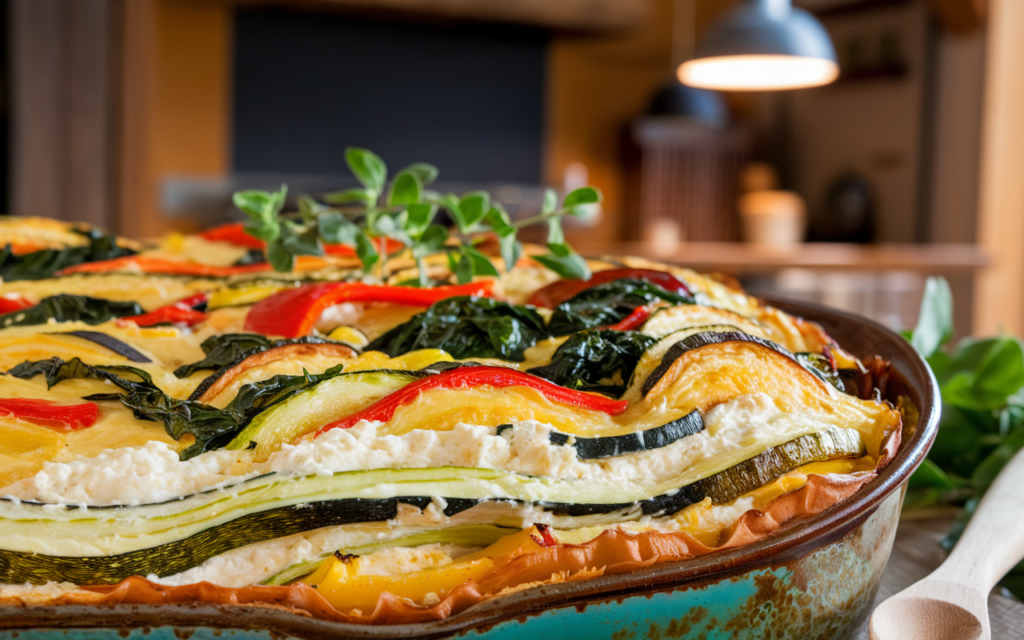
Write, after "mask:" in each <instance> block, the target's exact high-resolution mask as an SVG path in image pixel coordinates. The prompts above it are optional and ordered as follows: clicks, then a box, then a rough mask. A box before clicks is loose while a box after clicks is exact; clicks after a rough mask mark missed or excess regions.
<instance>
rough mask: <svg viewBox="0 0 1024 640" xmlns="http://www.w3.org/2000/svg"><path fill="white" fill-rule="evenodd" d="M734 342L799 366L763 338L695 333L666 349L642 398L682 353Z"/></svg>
mask: <svg viewBox="0 0 1024 640" xmlns="http://www.w3.org/2000/svg"><path fill="white" fill-rule="evenodd" d="M736 341H741V342H752V343H754V344H757V345H760V346H762V347H765V348H767V349H771V350H772V351H775V352H777V353H781V354H782V355H784V356H786V357H787V358H790V359H792V360H793V361H794V362H796V363H797V364H800V363H799V361H798V360H797V359H796V358H795V357H794V356H793V354H791V353H790V352H789V351H787V350H786V349H783V348H782V347H780V346H779V345H777V344H775V343H774V342H771V341H770V340H765V339H764V338H758V337H757V336H752V335H750V334H747V333H742V332H739V331H726V332H718V331H707V332H702V333H695V334H693V335H691V336H688V337H686V338H683V339H682V340H680V341H678V342H676V343H675V344H673V345H672V346H671V347H669V348H668V351H666V352H665V355H664V356H663V357H662V358H661V364H659V365H658V366H657V367H656V368H655V369H654V371H652V372H651V375H649V376H647V379H646V380H644V384H643V387H642V388H641V394H642V395H643V396H646V395H647V394H648V393H650V391H651V389H653V388H654V385H656V384H658V381H659V380H661V378H662V376H664V375H665V374H666V373H667V372H668V370H669V369H670V368H671V367H672V365H673V364H675V361H676V360H678V359H679V357H680V356H682V355H683V354H684V353H686V352H688V351H693V350H694V349H700V348H701V347H706V346H708V345H713V344H722V343H725V342H736ZM801 366H803V365H801Z"/></svg>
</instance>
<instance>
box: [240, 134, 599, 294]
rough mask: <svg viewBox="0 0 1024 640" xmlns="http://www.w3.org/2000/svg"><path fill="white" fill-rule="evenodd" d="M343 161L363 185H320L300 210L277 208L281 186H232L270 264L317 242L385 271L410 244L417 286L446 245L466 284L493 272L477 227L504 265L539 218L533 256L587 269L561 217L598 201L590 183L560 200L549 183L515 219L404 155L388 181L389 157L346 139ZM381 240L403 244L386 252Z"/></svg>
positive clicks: (573, 272)
mask: <svg viewBox="0 0 1024 640" xmlns="http://www.w3.org/2000/svg"><path fill="white" fill-rule="evenodd" d="M345 161H346V163H347V164H348V166H349V168H350V169H351V170H352V173H353V175H355V177H356V179H357V180H358V181H359V183H360V184H361V185H362V186H361V187H356V188H353V189H346V190H344V191H338V192H334V193H329V194H327V195H326V196H325V197H324V201H325V202H326V203H327V204H321V203H319V202H317V201H316V200H314V199H313V198H311V197H309V196H307V195H304V194H303V195H301V196H300V197H299V210H298V212H296V213H291V214H284V213H282V212H283V209H284V204H285V199H286V197H287V194H288V189H287V186H284V185H282V187H281V189H280V190H278V191H272V192H271V191H261V190H250V191H239V192H237V193H235V194H234V198H233V200H234V203H235V206H236V207H238V208H239V209H240V210H242V212H243V213H245V214H246V216H248V221H247V222H246V224H245V229H246V232H247V233H249V235H251V236H253V237H255V238H259V239H260V240H263V241H265V242H266V243H267V250H266V253H267V261H268V262H269V263H270V264H271V266H273V267H274V269H276V270H277V271H290V270H292V268H293V267H294V265H295V257H296V256H301V255H314V256H319V255H323V254H324V248H323V245H324V243H331V244H344V245H348V246H351V247H353V248H354V249H355V253H356V256H357V257H358V258H359V260H360V261H361V262H362V264H363V270H364V271H366V272H367V273H369V272H371V271H373V270H374V269H377V270H378V273H379V275H380V277H381V278H382V279H385V278H387V275H388V270H387V263H388V260H389V258H391V257H394V255H395V254H396V253H400V252H401V251H404V250H405V249H409V250H410V251H411V253H412V257H413V258H414V259H415V260H416V266H417V267H418V271H419V284H420V286H426V285H427V284H428V282H429V280H428V277H427V269H426V263H425V258H427V257H428V256H431V255H438V254H446V255H447V258H448V266H449V268H450V269H451V271H452V272H453V273H454V274H455V277H456V279H457V280H458V282H459V283H466V282H470V281H471V280H472V279H473V277H474V276H478V275H482V276H496V275H498V270H497V268H495V266H494V264H493V263H492V262H491V260H490V259H489V258H488V257H487V256H486V255H484V253H483V252H481V251H480V250H479V248H478V245H479V243H480V242H481V241H482V240H481V236H482V234H486V233H493V234H495V236H496V237H497V239H498V243H499V246H500V251H501V257H502V260H503V262H504V264H505V268H506V269H511V268H512V267H513V266H514V265H515V264H516V262H517V261H518V260H519V258H520V257H521V256H522V252H523V245H522V243H521V242H519V240H518V239H517V234H518V232H519V230H520V229H522V228H524V227H528V226H532V225H536V224H546V225H547V227H548V238H547V247H548V253H547V254H542V255H537V256H533V259H534V260H536V261H537V262H539V263H540V264H542V265H544V266H545V267H546V268H548V269H550V270H552V271H554V272H555V273H557V274H558V275H559V276H561V277H563V278H580V279H587V278H589V277H590V269H589V268H588V267H587V262H586V260H584V259H583V257H582V256H580V255H579V254H577V253H576V252H575V251H573V249H572V247H570V246H569V244H568V243H567V242H566V241H565V234H564V232H563V230H562V217H563V216H566V215H572V216H578V215H583V214H584V212H585V207H586V206H587V205H592V204H595V203H598V202H601V192H600V191H598V190H597V189H595V188H594V187H583V188H580V189H576V190H575V191H572V192H570V193H569V194H568V195H566V197H565V199H564V200H563V201H562V203H561V205H559V203H558V196H557V194H556V193H555V191H554V190H553V189H548V190H547V191H546V192H545V194H544V203H543V207H542V209H541V212H540V214H539V215H536V216H533V217H530V218H526V219H523V220H516V221H513V220H511V218H510V217H509V215H508V213H507V212H506V211H505V209H504V208H503V207H502V206H501V204H500V203H497V202H494V201H492V200H491V197H490V194H488V193H487V192H486V191H471V192H469V193H466V194H463V195H462V196H457V195H455V194H453V193H448V194H443V195H442V194H440V193H438V192H436V191H432V190H430V189H428V188H427V187H429V186H430V185H431V184H432V183H433V182H434V181H435V180H436V179H437V175H438V170H437V168H436V167H434V166H433V165H429V164H426V163H423V162H417V163H414V164H411V165H409V166H408V167H405V168H404V169H402V170H401V171H399V172H398V173H397V174H395V176H394V177H393V178H392V179H391V181H390V182H389V181H388V170H387V165H385V164H384V161H383V160H381V159H380V157H379V156H377V155H376V154H375V153H373V152H372V151H368V150H366V149H359V148H356V147H349V148H348V149H346V150H345ZM329 205H330V206H329ZM442 209H444V210H445V211H447V212H448V216H449V217H450V218H451V219H452V221H453V222H454V228H453V229H451V230H449V229H448V228H446V227H444V226H443V225H441V224H438V223H437V222H435V221H434V220H435V218H436V216H437V214H438V212H439V211H440V210H442ZM388 239H391V240H395V241H398V242H400V243H402V245H404V247H403V248H402V249H401V250H400V251H398V252H394V253H391V252H389V250H388V244H387V240H388Z"/></svg>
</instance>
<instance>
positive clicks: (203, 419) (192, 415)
mask: <svg viewBox="0 0 1024 640" xmlns="http://www.w3.org/2000/svg"><path fill="white" fill-rule="evenodd" d="M343 368H344V367H343V365H338V366H336V367H333V368H331V369H328V370H327V371H325V372H324V373H321V374H317V375H311V374H308V373H306V374H304V375H301V376H286V375H279V376H274V377H273V378H270V379H269V380H260V381H258V382H254V383H251V384H247V385H243V386H242V388H241V389H239V391H238V395H237V396H235V399H234V400H232V401H231V403H230V404H228V406H226V407H224V408H223V409H218V408H216V407H211V406H209V405H206V404H203V403H201V402H196V401H195V400H179V399H177V398H172V397H170V396H168V395H167V394H166V393H164V392H163V390H161V389H160V388H159V387H157V386H156V384H154V383H153V379H152V378H151V377H150V375H149V374H148V373H146V372H145V371H142V370H141V369H136V368H135V367H123V366H116V367H107V366H103V367H97V366H92V365H87V364H85V363H83V362H82V361H81V360H79V359H78V358H74V359H72V360H69V361H67V362H65V361H63V360H61V359H60V358H50V359H49V360H40V361H37V362H23V363H22V364H19V365H18V366H16V367H14V368H13V369H11V370H10V372H9V373H10V375H13V376H15V377H18V378H25V379H28V378H32V377H34V376H36V375H44V376H46V383H47V385H48V386H51V387H52V386H53V385H55V384H57V383H58V382H61V381H63V380H69V379H71V378H89V379H93V380H108V381H110V382H111V383H113V384H114V385H116V386H118V387H119V388H121V389H122V390H123V393H121V394H117V395H116V396H115V395H111V394H97V395H93V396H88V397H87V398H86V399H87V400H89V399H91V400H110V399H114V398H118V399H120V400H121V403H122V404H124V406H126V407H128V408H129V409H131V410H132V412H133V413H134V414H135V417H136V418H139V419H140V420H153V421H155V422H162V423H163V425H164V429H165V430H166V431H167V433H168V434H169V435H170V436H171V437H172V438H174V439H175V440H180V439H181V438H182V437H183V436H184V435H185V434H187V433H190V434H192V435H193V436H195V439H196V441H195V443H194V444H192V445H190V446H189V447H187V448H186V449H185V450H184V451H182V452H181V458H182V459H183V460H187V459H189V458H192V457H195V456H197V455H199V454H201V453H203V452H204V451H209V450H212V449H217V448H220V447H223V446H224V445H226V444H227V443H228V442H230V441H231V439H232V438H234V436H235V434H237V433H238V432H239V431H241V430H242V429H243V428H245V426H246V425H247V424H249V422H250V421H251V420H252V419H253V418H254V417H255V416H256V415H257V414H259V413H260V412H262V411H265V410H266V409H268V408H270V407H271V406H273V405H275V404H277V403H278V402H281V401H283V400H286V399H288V398H290V397H291V396H293V395H295V394H296V393H299V392H300V391H302V390H304V389H308V388H309V387H311V386H313V385H315V384H317V383H319V382H321V381H323V380H327V379H329V378H333V377H334V376H336V375H338V374H340V373H341V372H342V369H343ZM125 375H134V376H136V377H138V378H139V381H135V380H129V379H127V378H126V377H124V376H125Z"/></svg>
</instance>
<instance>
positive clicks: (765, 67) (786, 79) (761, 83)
mask: <svg viewBox="0 0 1024 640" xmlns="http://www.w3.org/2000/svg"><path fill="white" fill-rule="evenodd" d="M838 75H839V67H838V66H837V65H836V63H835V62H833V61H832V60H829V59H827V58H812V57H807V56H789V55H769V54H757V55H750V54H748V55H735V56H715V57H710V58H697V59H694V60H689V61H687V62H684V63H683V64H681V65H679V70H678V76H679V81H680V82H682V83H683V84H687V85H689V86H691V87H700V88H702V89H717V90H719V91H771V90H779V89H805V88H808V87H818V86H821V85H825V84H828V83H830V82H832V81H833V80H835V79H836V77H837V76H838Z"/></svg>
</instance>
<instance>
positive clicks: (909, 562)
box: [854, 517, 1024, 640]
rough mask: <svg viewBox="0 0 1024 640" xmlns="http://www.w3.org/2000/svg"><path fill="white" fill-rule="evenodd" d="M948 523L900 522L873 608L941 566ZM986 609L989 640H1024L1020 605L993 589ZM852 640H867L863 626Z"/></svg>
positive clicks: (938, 520)
mask: <svg viewBox="0 0 1024 640" xmlns="http://www.w3.org/2000/svg"><path fill="white" fill-rule="evenodd" d="M952 523H953V521H952V519H951V518H949V517H938V518H929V519H923V520H903V521H902V522H900V526H899V529H897V531H896V542H895V543H894V544H893V549H892V555H891V556H890V557H889V564H888V565H887V566H886V568H885V573H884V574H883V575H882V584H881V586H879V588H878V597H877V598H875V605H876V606H877V605H878V603H880V602H882V601H883V600H885V599H886V598H888V597H889V596H891V595H895V594H896V593H899V592H900V591H902V590H903V589H905V588H907V587H909V586H910V585H912V584H914V583H915V582H917V581H918V580H920V579H921V578H924V577H925V576H927V575H928V574H929V573H931V572H932V570H933V569H935V567H937V566H939V565H940V564H942V561H943V560H944V559H945V556H946V554H945V552H944V551H943V550H942V548H941V547H940V546H939V541H940V540H942V538H943V537H945V535H946V532H947V531H949V528H950V526H951V525H952ZM988 606H989V618H990V620H991V623H992V639H993V640H1017V639H1021V640H1024V604H1022V603H1020V602H1017V601H1016V600H1013V599H1012V598H1008V597H1006V596H1003V595H1002V594H1001V593H1000V590H999V588H997V589H996V590H995V591H993V592H992V594H991V595H990V596H989V598H988ZM854 638H855V640H868V631H867V623H865V624H864V626H863V628H862V629H861V630H860V631H859V632H858V633H857V634H856V635H855V636H854Z"/></svg>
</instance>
